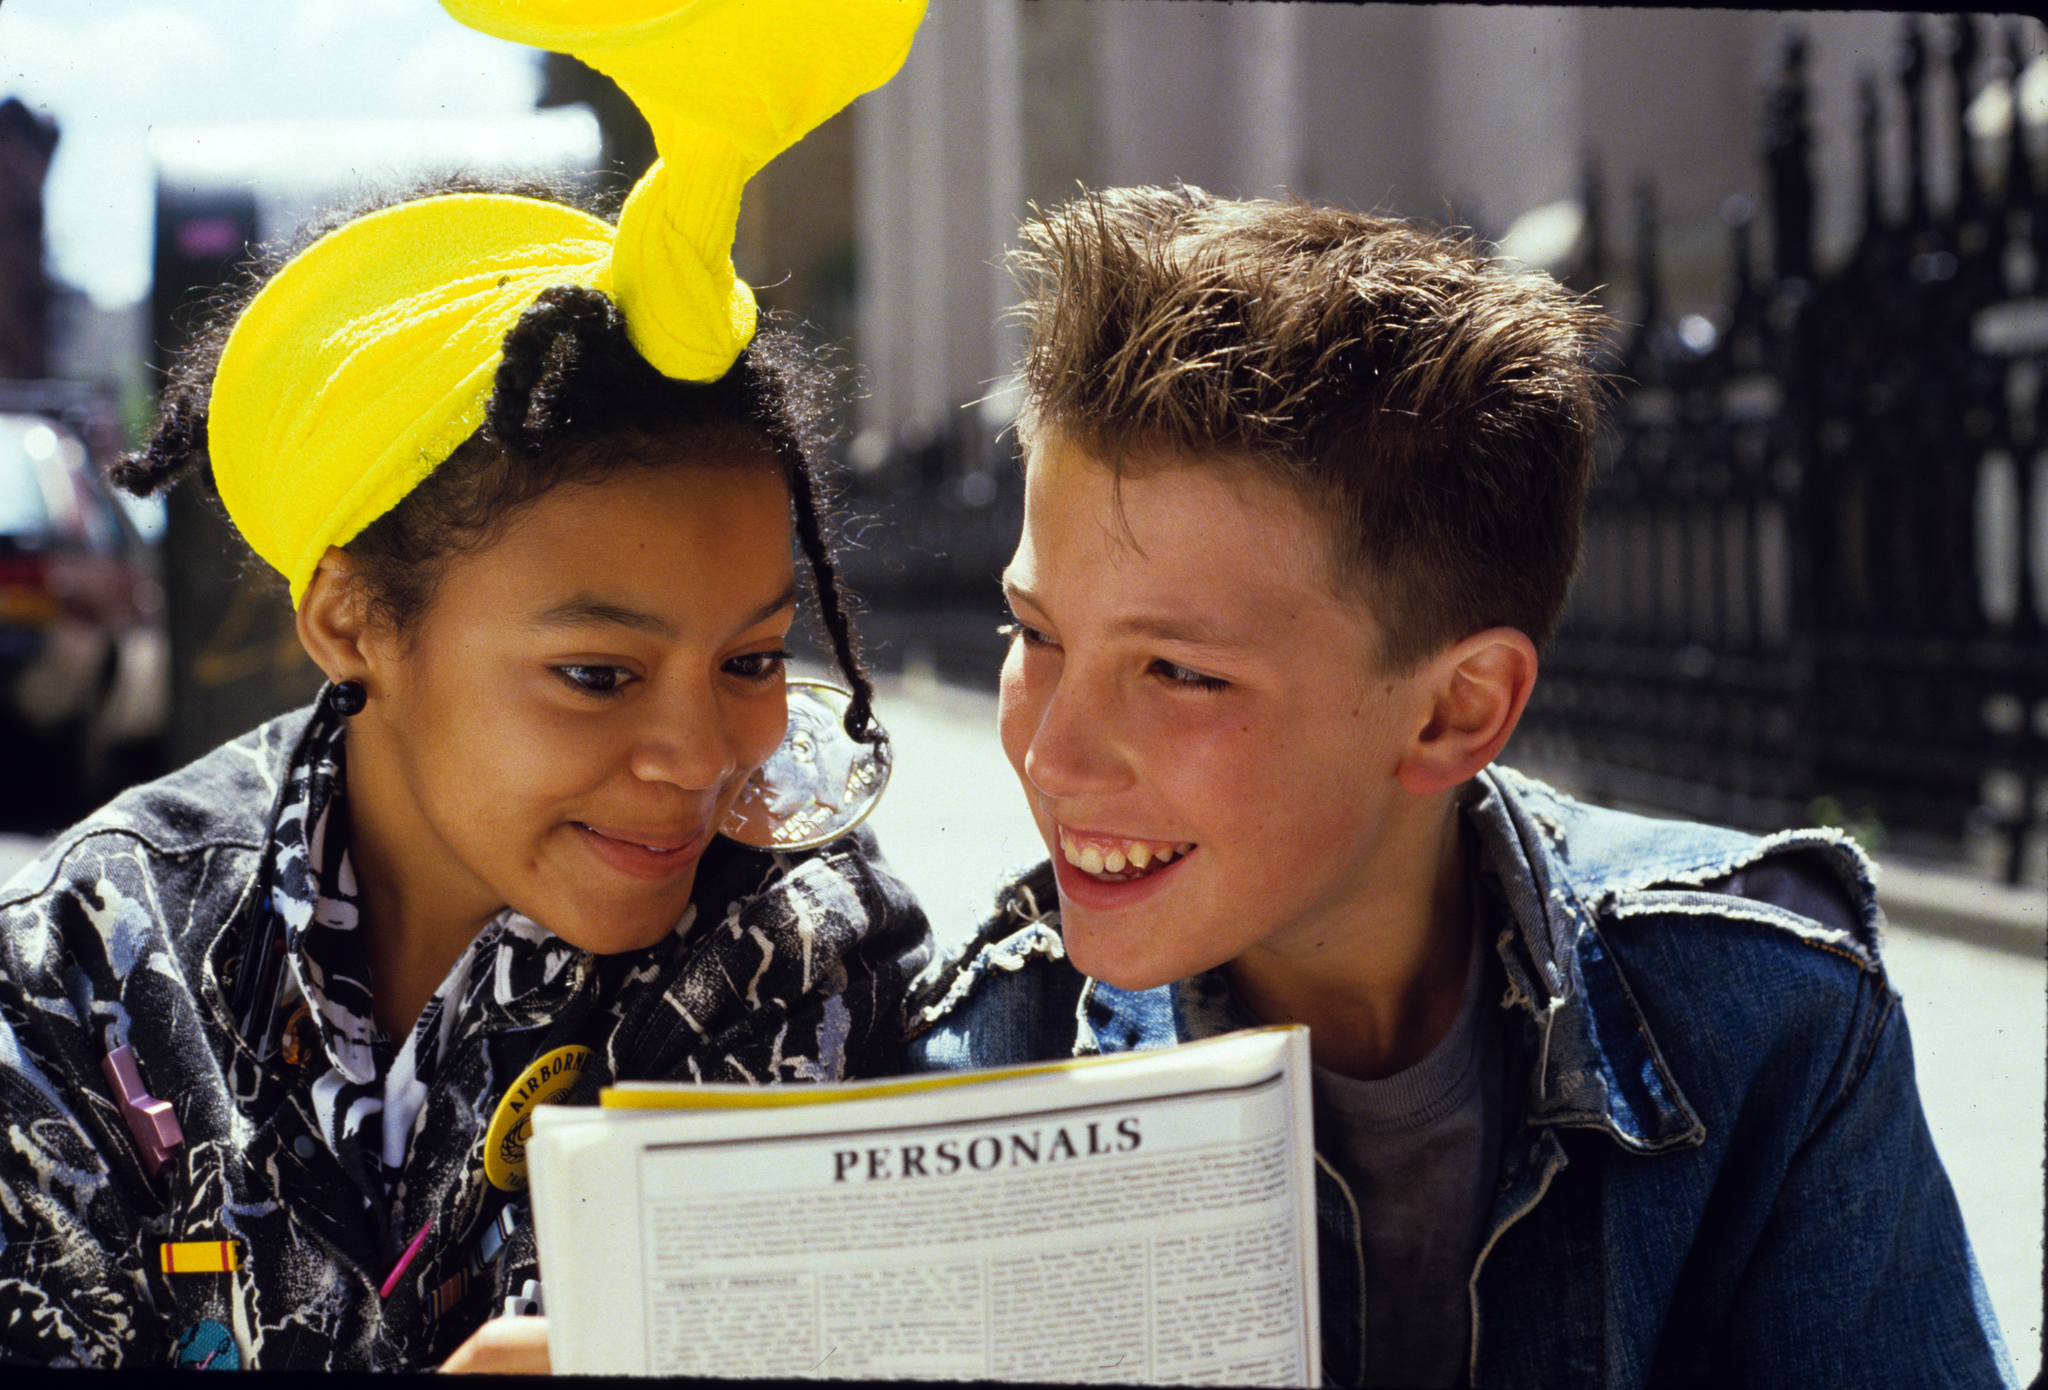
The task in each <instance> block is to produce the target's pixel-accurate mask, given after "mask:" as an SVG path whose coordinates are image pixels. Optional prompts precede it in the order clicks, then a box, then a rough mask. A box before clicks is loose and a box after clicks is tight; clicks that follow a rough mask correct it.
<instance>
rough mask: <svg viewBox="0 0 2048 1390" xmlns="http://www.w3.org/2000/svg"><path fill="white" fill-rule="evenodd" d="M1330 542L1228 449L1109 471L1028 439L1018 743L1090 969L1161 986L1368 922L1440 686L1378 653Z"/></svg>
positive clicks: (1013, 724)
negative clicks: (1237, 465)
mask: <svg viewBox="0 0 2048 1390" xmlns="http://www.w3.org/2000/svg"><path fill="white" fill-rule="evenodd" d="M1148 462H1149V461H1148ZM1323 557H1324V539H1323V531H1322V527H1321V525H1320V524H1319V523H1318V522H1317V520H1316V519H1315V518H1314V517H1313V516H1311V515H1310V514H1309V512H1308V510H1307V509H1306V508H1305V507H1304V506H1303V505H1302V504H1301V503H1300V502H1298V501H1296V500H1295V498H1294V496H1293V495H1292V494H1290V493H1288V492H1286V491H1285V490H1284V489H1283V488H1281V487H1280V486H1279V485H1277V484H1275V483H1272V482H1270V481H1267V480H1265V479H1262V478H1259V477H1255V476H1252V475H1251V474H1250V473H1248V472H1244V471H1239V470H1234V469H1231V468H1230V467H1229V466H1228V465H1227V464H1208V465H1190V464H1183V463H1176V462H1174V461H1171V460H1166V461H1164V466H1158V467H1147V468H1144V469H1141V470H1138V471H1127V472H1126V473H1125V474H1124V475H1123V477H1122V478H1121V480H1118V479H1117V478H1116V477H1115V476H1114V475H1113V474H1112V473H1111V472H1110V471H1109V469H1108V468H1106V467H1105V466H1103V465H1101V464H1099V463H1097V462H1096V461H1095V460H1094V458H1093V457H1092V456H1091V455H1090V454H1089V453H1088V451H1087V450H1085V449H1083V448H1080V447H1077V446H1075V445H1073V444H1070V443H1068V442H1066V441H1064V440H1062V439H1059V438H1058V437H1051V438H1046V439H1042V440H1040V441H1038V442H1037V445H1036V447H1034V448H1033V450H1032V454H1031V465H1030V472H1029V478H1028V481H1027V484H1026V490H1025V518H1024V531H1023V537H1022V539H1021V541H1020V543H1019V545H1018V549H1017V555H1016V558H1015V560H1014V561H1013V562H1012V563H1011V565H1010V568H1009V570H1008V572H1007V574H1006V575H1005V587H1006V589H1007V590H1008V592H1009V596H1010V602H1011V606H1012V608H1013V610H1014V611H1015V614H1016V618H1017V631H1016V634H1015V636H1014V638H1013V642H1012V646H1011V650H1010V654H1009V658H1008V660H1007V662H1006V663H1005V665H1004V670H1003V687H1002V734H1003V747H1004V750H1005V752H1006V753H1007V754H1008V756H1009V759H1010V763H1011V766H1012V767H1014V768H1015V769H1016V770H1017V774H1018V777H1019V778H1020V780H1021V781H1022V782H1023V785H1024V790H1025V793H1026V795H1027V797H1028V798H1029V799H1030V802H1031V807H1032V811H1033V814H1034V815H1035V817H1036V818H1037V820H1038V826H1039V832H1040V834H1041V835H1042V836H1043V837H1044V839H1045V843H1046V848H1047V850H1048V852H1049V853H1050V854H1051V855H1052V858H1053V863H1054V866H1055V872H1056V874H1057V876H1058V879H1059V887H1060V904H1061V909H1062V921H1063V925H1064V932H1065V936H1066V941H1067V947H1068V951H1069V953H1070V954H1071V955H1072V957H1073V959H1074V963H1075V964H1076V965H1077V966H1078V967H1079V968H1080V969H1081V970H1083V971H1085V972H1086V973H1088V974H1090V975H1094V976H1096V977H1097V978H1100V979H1104V980H1107V981H1109V982H1110V983H1112V984H1115V985H1119V986H1122V987H1124V988H1133V989H1135V988H1146V987H1150V986H1152V985H1157V984H1162V983H1165V982H1167V981H1170V980H1174V979H1178V978H1181V977H1183V976H1186V975H1190V974H1193V973H1195V972H1197V971H1201V970H1206V969H1209V968H1212V967H1215V966H1217V965H1221V964H1223V963H1225V962H1227V961H1231V960H1234V959H1236V958H1238V957H1239V956H1241V955H1243V954H1245V953H1247V952H1261V953H1278V954H1280V955H1282V956H1285V957H1288V958H1290V959H1294V960H1295V961H1296V963H1297V965H1306V964H1308V963H1309V961H1310V960H1311V959H1313V958H1317V957H1321V956H1323V955H1324V954H1325V953H1328V952H1335V951H1339V950H1343V952H1344V954H1346V955H1354V954H1355V953H1353V952H1352V951H1350V950H1349V949H1348V948H1349V947H1350V946H1352V945H1353V944H1355V943H1357V942H1358V941H1360V940H1361V939H1362V938H1364V937H1370V936H1372V935H1373V934H1374V933H1373V929H1372V926H1371V922H1372V919H1373V917H1374V915H1375V914H1374V913H1373V912H1372V911H1371V908H1372V904H1373V901H1374V898H1375V896H1376V894H1377V893H1378V892H1379V889H1380V887H1381V886H1384V887H1388V888H1391V887H1393V883H1392V882H1391V881H1390V880H1392V879H1399V878H1401V877H1402V876H1403V869H1402V866H1401V865H1400V864H1398V863H1389V862H1388V860H1389V859H1390V858H1392V859H1398V858H1400V856H1399V855H1398V854H1394V853H1392V852H1391V851H1392V850H1393V849H1394V848H1395V847H1397V846H1398V845H1399V844H1400V843H1401V842H1402V837H1401V836H1398V835H1392V834H1390V833H1389V822H1390V820H1391V819H1395V818H1396V817H1395V816H1394V811H1395V808H1396V806H1397V805H1398V804H1399V802H1400V801H1401V800H1402V799H1403V798H1404V794H1403V793H1402V792H1401V791H1400V789H1399V786H1398V784H1397V782H1396V779H1395V772H1396V768H1397V765H1398V764H1399V761H1400V757H1401V752H1402V749H1403V748H1404V747H1405V746H1406V744H1407V743H1408V741H1409V739H1410V738H1411V737H1412V735H1413V734H1414V733H1415V732H1416V731H1417V730H1418V729H1420V728H1421V727H1422V725H1423V724H1424V723H1425V722H1426V721H1427V720H1428V718H1429V702H1428V700H1427V698H1426V696H1424V695H1422V694H1421V693H1420V692H1419V691H1418V690H1417V689H1415V688H1414V686H1413V683H1412V682H1411V681H1409V680H1408V679H1406V678H1401V677H1390V676H1387V675H1385V674H1382V673H1379V672H1377V669H1376V660H1375V654H1376V652H1377V650H1378V642H1379V632H1378V628H1377V625H1376V624H1375V623H1374V622H1373V620H1372V618H1371V616H1370V614H1369V613H1367V612H1366V611H1365V609H1364V608H1363V607H1362V606H1361V605H1359V604H1358V603H1356V602H1354V601H1349V600H1346V599H1342V598H1339V597H1338V596H1337V595H1336V594H1334V593H1333V592H1332V591H1331V588H1330V586H1329V584H1328V582H1327V581H1326V579H1325V578H1324V573H1325V570H1324V558H1323ZM1425 872H1426V871H1425Z"/></svg>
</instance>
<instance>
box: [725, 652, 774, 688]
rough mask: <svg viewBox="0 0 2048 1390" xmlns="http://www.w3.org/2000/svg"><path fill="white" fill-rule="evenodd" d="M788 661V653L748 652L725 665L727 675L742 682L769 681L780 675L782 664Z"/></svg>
mask: <svg viewBox="0 0 2048 1390" xmlns="http://www.w3.org/2000/svg"><path fill="white" fill-rule="evenodd" d="M788 660H789V653H788V652H786V651H782V650H779V649H778V650H776V651H772V652H748V653H747V654H746V655H745V656H736V657H734V658H733V659H732V660H730V661H728V662H726V663H725V671H726V674H728V675H733V676H738V677H739V678H740V679H742V680H750V681H769V680H773V679H774V678H775V677H776V676H778V675H780V674H781V673H782V664H783V663H784V662H785V661H788Z"/></svg>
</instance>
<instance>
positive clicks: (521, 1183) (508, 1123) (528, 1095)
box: [484, 1044, 590, 1192]
mask: <svg viewBox="0 0 2048 1390" xmlns="http://www.w3.org/2000/svg"><path fill="white" fill-rule="evenodd" d="M589 1060H590V1049H589V1048H587V1047H581V1046H578V1045H575V1044H571V1045H570V1046H568V1047H558V1048H556V1049H555V1050H554V1051H553V1052H549V1053H546V1054H544V1055H543V1056H542V1057H540V1059H539V1060H537V1061H535V1062H534V1064H533V1065H532V1066H530V1067H528V1068H527V1069H526V1070H525V1071H523V1072H521V1073H519V1079H518V1080H516V1081H514V1082H513V1083H512V1087H511V1089H510V1090H508V1091H506V1092H505V1098H504V1099H503V1100H501V1101H499V1102H498V1108H497V1110H496V1111H495V1112H493V1113H492V1115H491V1127H490V1128H489V1129H488V1130H486V1131H485V1132H484V1176H485V1177H487V1178H489V1179H490V1180H491V1186H493V1187H495V1188H499V1189H500V1190H502V1191H505V1192H520V1191H523V1190H524V1189H525V1187H526V1141H527V1140H528V1139H529V1138H530V1137H532V1134H533V1109H534V1107H535V1106H537V1105H546V1104H548V1103H549V1102H550V1101H558V1100H560V1099H562V1098H563V1097H564V1096H566V1095H568V1094H569V1092H570V1090H571V1089H573V1088H574V1087H575V1085H576V1082H577V1079H578V1078H579V1076H580V1075H581V1074H582V1071H583V1066H584V1064H585V1063H586V1062H588V1061H589Z"/></svg>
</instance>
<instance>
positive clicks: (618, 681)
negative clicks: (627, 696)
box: [555, 665, 633, 695]
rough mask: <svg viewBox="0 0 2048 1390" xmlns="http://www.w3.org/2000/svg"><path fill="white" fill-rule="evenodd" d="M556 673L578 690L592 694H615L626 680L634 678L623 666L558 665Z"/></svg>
mask: <svg viewBox="0 0 2048 1390" xmlns="http://www.w3.org/2000/svg"><path fill="white" fill-rule="evenodd" d="M555 674H556V675H558V676H560V677H561V678H562V679H563V680H565V681H567V682H568V683H569V684H570V685H572V686H574V687H576V689H578V690H583V691H588V692H589V693H590V694H592V695H614V694H617V693H618V691H619V690H620V689H622V688H623V687H624V686H625V684H626V682H628V681H630V680H632V679H633V673H632V672H631V671H628V670H627V669H626V668H625V667H623V666H584V665H575V666H557V667H556V668H555Z"/></svg>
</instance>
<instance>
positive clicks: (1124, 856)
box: [1060, 830, 1195, 878]
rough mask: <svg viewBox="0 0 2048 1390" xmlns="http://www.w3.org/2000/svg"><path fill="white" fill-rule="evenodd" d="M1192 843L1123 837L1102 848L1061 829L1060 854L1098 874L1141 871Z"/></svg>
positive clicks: (1158, 866) (1160, 865) (1159, 866)
mask: <svg viewBox="0 0 2048 1390" xmlns="http://www.w3.org/2000/svg"><path fill="white" fill-rule="evenodd" d="M1194 847H1195V845H1194V841H1192V840H1183V841H1181V842H1180V843H1179V844H1174V845H1167V844H1160V843H1159V842H1158V841H1156V840H1123V841H1119V842H1117V843H1115V844H1111V845H1109V846H1107V847H1106V848H1105V847H1104V846H1101V845H1095V844H1078V843H1076V842H1075V840H1074V837H1073V836H1071V835H1069V834H1067V833H1066V832H1065V831H1064V830H1062V831H1061V832H1060V854H1061V856H1062V857H1064V858H1065V859H1066V861H1067V862H1068V863H1069V864H1072V865H1073V866H1074V867H1076V868H1078V869H1079V870H1081V871H1082V872H1083V873H1086V874H1092V875H1094V876H1096V877H1098V878H1101V877H1105V876H1107V875H1112V874H1122V873H1125V872H1126V870H1128V871H1129V872H1131V873H1133V874H1142V873H1145V872H1147V871H1149V870H1153V869H1162V868H1164V867H1166V865H1168V864H1170V863H1172V862H1173V861H1174V860H1175V859H1177V858H1179V857H1180V856H1181V855H1183V854H1186V853H1187V852H1188V851H1189V850H1191V849H1193V848H1194Z"/></svg>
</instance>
